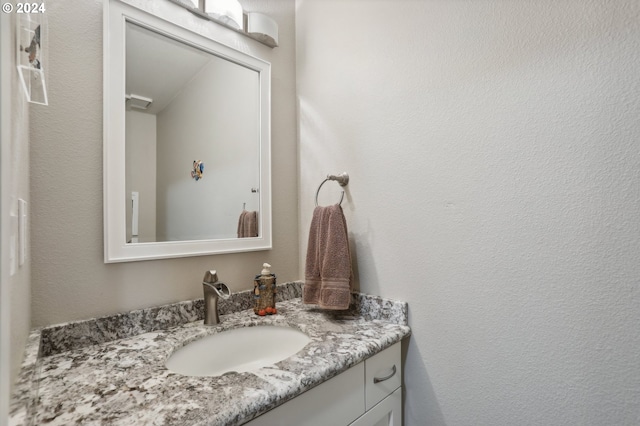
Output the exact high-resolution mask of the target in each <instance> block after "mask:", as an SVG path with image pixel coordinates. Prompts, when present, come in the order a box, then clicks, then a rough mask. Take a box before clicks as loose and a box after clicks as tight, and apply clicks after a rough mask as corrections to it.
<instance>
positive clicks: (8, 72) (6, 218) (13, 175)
mask: <svg viewBox="0 0 640 426" xmlns="http://www.w3.org/2000/svg"><path fill="white" fill-rule="evenodd" d="M16 18H17V17H16V15H15V14H6V13H2V14H1V15H0V102H1V103H0V114H1V118H0V143H1V146H2V148H1V151H0V160H1V165H0V172H1V176H0V195H1V198H0V217H1V225H0V238H1V244H2V245H1V246H0V425H4V424H6V422H7V416H8V408H9V395H10V389H11V388H12V385H13V383H14V381H15V378H16V377H17V375H18V372H19V371H20V365H21V363H22V358H23V354H24V345H25V342H26V340H27V337H28V335H29V329H30V303H29V302H30V299H29V295H30V284H29V283H30V273H31V271H30V267H31V260H30V250H29V246H27V248H26V258H25V262H24V264H23V265H22V266H20V265H19V263H18V258H17V257H16V256H17V253H16V250H17V248H18V246H17V245H15V241H17V237H18V224H17V217H18V199H23V200H25V201H26V202H27V215H28V214H29V210H30V208H31V205H30V198H29V172H28V171H29V168H30V163H29V104H28V103H27V101H26V97H25V95H24V93H23V92H22V88H21V87H20V80H19V76H18V71H17V68H16V41H15V34H16V31H15V26H16V21H17V19H16ZM43 34H45V33H44V32H43ZM12 216H14V217H15V219H12ZM28 235H29V225H28V220H27V237H28ZM12 239H13V240H14V244H13V246H14V249H13V250H12V249H11V246H12V244H11V240H12ZM12 251H13V255H12V254H11V252H12Z"/></svg>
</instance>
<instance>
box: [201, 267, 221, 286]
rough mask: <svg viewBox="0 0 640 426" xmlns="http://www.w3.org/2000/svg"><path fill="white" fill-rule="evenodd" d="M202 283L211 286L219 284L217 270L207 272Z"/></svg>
mask: <svg viewBox="0 0 640 426" xmlns="http://www.w3.org/2000/svg"><path fill="white" fill-rule="evenodd" d="M202 282H203V283H210V284H213V283H216V282H218V273H217V272H216V270H215V269H211V270H210V271H207V272H205V273H204V278H203V279H202Z"/></svg>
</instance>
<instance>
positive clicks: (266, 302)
mask: <svg viewBox="0 0 640 426" xmlns="http://www.w3.org/2000/svg"><path fill="white" fill-rule="evenodd" d="M253 299H254V304H253V312H255V313H256V315H260V316H264V315H273V314H275V313H277V312H278V311H277V310H276V276H275V274H272V273H271V265H269V264H268V263H264V264H263V265H262V271H261V272H260V274H258V275H256V277H255V279H254V280H253Z"/></svg>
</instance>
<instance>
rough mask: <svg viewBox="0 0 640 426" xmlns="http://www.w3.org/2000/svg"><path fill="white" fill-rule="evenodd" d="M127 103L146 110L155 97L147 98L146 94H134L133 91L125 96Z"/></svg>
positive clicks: (132, 106) (129, 105) (131, 106)
mask: <svg viewBox="0 0 640 426" xmlns="http://www.w3.org/2000/svg"><path fill="white" fill-rule="evenodd" d="M125 99H126V101H125V102H126V105H127V106H128V107H129V108H135V109H142V110H145V109H147V108H149V106H150V105H151V103H152V102H153V99H149V98H145V97H144V96H140V95H134V94H133V93H132V94H130V95H126V96H125Z"/></svg>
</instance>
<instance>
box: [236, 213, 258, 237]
mask: <svg viewBox="0 0 640 426" xmlns="http://www.w3.org/2000/svg"><path fill="white" fill-rule="evenodd" d="M257 236H258V212H255V211H252V212H248V211H246V210H242V213H240V217H239V218H238V238H249V237H257Z"/></svg>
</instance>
